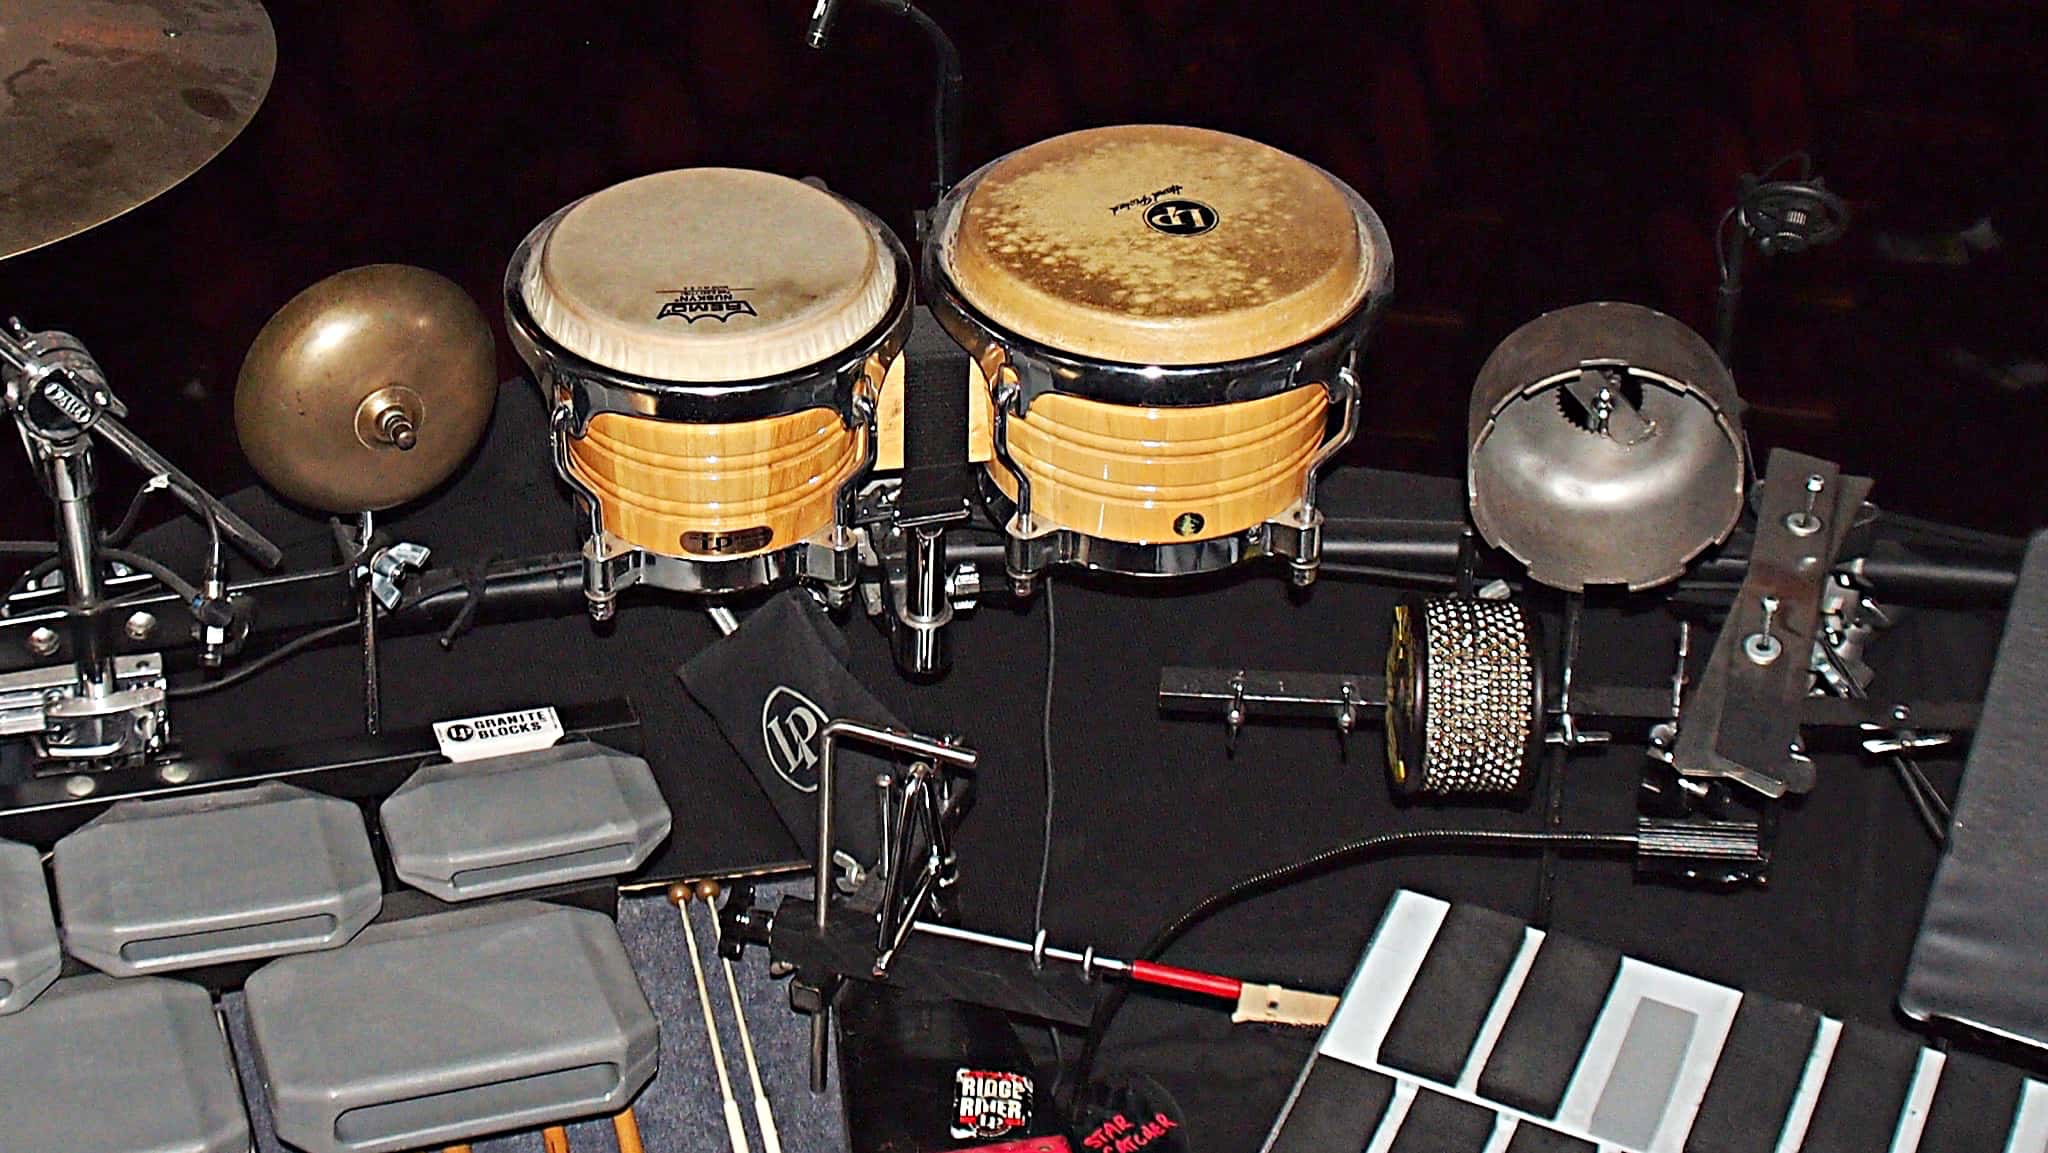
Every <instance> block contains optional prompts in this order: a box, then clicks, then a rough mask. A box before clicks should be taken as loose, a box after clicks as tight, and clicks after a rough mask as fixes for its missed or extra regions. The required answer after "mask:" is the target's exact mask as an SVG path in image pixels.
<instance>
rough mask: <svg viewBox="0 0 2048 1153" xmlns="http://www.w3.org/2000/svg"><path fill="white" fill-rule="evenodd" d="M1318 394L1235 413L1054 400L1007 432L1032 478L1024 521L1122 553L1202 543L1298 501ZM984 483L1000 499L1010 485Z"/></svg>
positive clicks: (1002, 475)
mask: <svg viewBox="0 0 2048 1153" xmlns="http://www.w3.org/2000/svg"><path fill="white" fill-rule="evenodd" d="M1328 411H1329V395H1328V393H1327V392H1326V391H1325V390H1324V388H1323V387H1322V386H1321V385H1305V386H1302V387H1299V388H1294V389H1290V390H1288V391H1286V392H1283V393H1279V394H1277V395H1274V396H1269V397H1264V398H1262V399H1259V400H1252V401H1243V402H1240V403H1237V404H1219V405H1203V406H1196V407H1173V408H1151V407H1141V406H1134V405H1115V404H1104V403H1102V402H1100V401H1093V400H1086V399H1083V398H1081V397H1075V396H1068V395H1065V394H1062V393H1048V394H1046V395H1043V396H1040V397H1038V398H1037V399H1035V400H1033V401H1032V403H1031V409H1030V411H1029V412H1028V413H1027V414H1026V415H1025V416H1024V417H1023V418H1022V419H1012V420H1011V421H1010V422H1009V427H1008V442H1009V450H1010V456H1011V458H1012V459H1013V460H1015V461H1016V463H1017V466H1018V468H1019V469H1021V470H1022V471H1023V472H1024V474H1025V475H1026V476H1028V477H1030V478H1031V513H1032V518H1033V520H1034V522H1038V523H1050V524H1052V525H1055V526H1058V527H1060V528H1064V529H1070V530H1074V531H1077V532H1082V533H1086V534H1088V535H1090V536H1095V537H1101V538H1103V539H1105V540H1114V541H1123V542H1126V543H1131V544H1148V545H1149V544H1173V543H1181V542H1187V541H1195V540H1210V539H1214V538H1216V537H1222V536H1228V535H1230V534H1232V533H1236V532H1242V531H1244V530H1245V529H1248V528H1251V527H1253V526H1254V525H1257V524H1260V523H1262V522H1264V521H1266V520H1268V519H1270V518H1272V517H1274V516H1276V515H1278V514H1279V513H1281V512H1284V511H1285V510H1286V509H1287V508H1288V507H1289V506H1290V505H1292V504H1294V502H1296V501H1298V500H1300V499H1301V495H1302V493H1303V492H1304V491H1305V488H1306V486H1307V483H1308V470H1309V466H1310V464H1311V463H1312V461H1313V460H1314V457H1315V455H1316V451H1317V449H1318V448H1320V447H1321V445H1322V442H1323V437H1324V435H1325V432H1326V429H1327V425H1328ZM989 475H990V477H991V478H992V479H993V480H994V481H995V482H996V484H997V486H998V487H1000V488H1001V489H1002V490H1003V492H1004V493H1006V494H1007V495H1008V496H1009V497H1010V499H1012V500H1015V499H1016V498H1017V482H1016V478H1015V477H1014V476H1012V475H1011V474H1010V472H1009V470H1008V469H1006V468H1004V467H1003V465H1002V464H1001V463H999V462H991V463H990V465H989Z"/></svg>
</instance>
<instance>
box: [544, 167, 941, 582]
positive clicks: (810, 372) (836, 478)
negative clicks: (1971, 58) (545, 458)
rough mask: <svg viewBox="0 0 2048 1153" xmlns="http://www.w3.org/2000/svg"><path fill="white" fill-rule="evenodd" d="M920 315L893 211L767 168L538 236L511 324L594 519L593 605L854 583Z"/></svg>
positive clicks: (676, 175)
mask: <svg viewBox="0 0 2048 1153" xmlns="http://www.w3.org/2000/svg"><path fill="white" fill-rule="evenodd" d="M910 307H911V277H910V263H909V257H908V254H907V253H906V252H905V250H904V248H903V245H902V243H901V242H900V241H898V240H897V239H896V237H895V236H894V235H893V234H892V233H891V232H890V231H889V230H888V228H887V227H885V226H884V225H883V224H882V223H881V221H879V220H877V219H876V218H875V217H874V216H872V215H871V214H869V213H868V212H866V211H864V210H862V209H861V208H860V207H859V206H857V205H855V204H852V203H851V202H849V201H846V200H844V199H842V198H840V197H838V196H835V195H833V194H831V193H829V192H826V191H824V190H822V189H819V188H815V187H812V186H811V185H808V184H805V183H802V182H800V181H796V180H790V179H788V178H786V177H782V176H775V175H771V174H769V173H765V172H752V171H745V170H741V169H731V168H696V169H684V170H680V171H674V172H662V173H657V174H655V175H652V176H644V177H641V178H639V179H636V180H630V181H627V182H626V183H624V184H619V185H615V186H613V187H611V188H607V189H605V190H603V191H601V192H597V193H593V194H592V195H590V196H587V197H585V198H583V199H582V200H579V201H577V202H575V203H574V204H571V205H569V206H568V207H566V208H564V209H562V210H561V211H559V212H557V213H555V214H554V215H553V216H551V217H549V218H548V219H547V220H545V221H542V222H541V224H540V225H539V226H538V227H536V228H535V229H534V230H533V231H532V232H531V233H529V234H528V235H527V237H526V239H525V241H524V242H522V243H521V244H520V246H519V248H518V250H517V251H516V252H515V253H514V254H513V257H512V261H511V264H510V266H509V267H508V268H507V269H506V272H505V314H506V322H507V327H508V329H509V330H510V332H511V335H512V339H513V343H514V344H515V345H516V346H517V347H518V349H519V352H520V355H521V356H522V357H523V358H524V359H525V360H526V362H527V364H528V366H529V367H530V368H531V369H532V371H533V375H534V377H535V379H536V380H537V381H538V382H539V384H540V386H541V388H542V389H543V390H544V391H545V393H546V394H547V397H548V399H549V402H550V404H551V406H552V410H553V416H552V421H551V428H550V437H551V440H552V446H553V450H554V461H555V469H556V471H557V472H558V473H559V474H560V475H561V477H562V479H563V480H564V481H566V482H567V483H568V485H569V487H570V488H571V489H572V490H573V491H574V493H575V494H576V499H577V503H578V506H579V508H580V509H581V511H582V514H583V516H584V517H585V518H586V523H585V525H584V538H585V539H584V546H583V557H584V574H583V575H584V593H585V595H586V597H587V598H588V600H589V602H590V607H591V611H592V613H593V614H594V615H596V616H598V617H599V618H600V619H601V618H603V617H605V616H608V615H610V612H611V606H612V602H613V599H614V598H615V597H616V596H617V594H618V592H619V590H620V589H623V588H626V587H628V586H630V585H633V584H648V585H653V586H656V587H660V588H666V589H674V590H681V591H689V592H728V591H736V590H741V589H750V588H759V587H763V586H766V585H770V584H774V583H777V582H781V581H785V580H790V579H803V580H808V581H811V582H815V583H816V584H818V585H820V586H822V587H823V588H824V589H825V590H827V591H828V593H830V594H831V595H832V596H833V597H834V598H835V599H843V598H844V597H845V596H847V595H848V594H850V592H851V591H852V588H853V585H854V581H855V577H856V575H857V573H858V568H859V564H858V562H859V556H858V548H857V542H856V534H855V531H854V519H853V518H854V501H855V496H856V494H857V491H858V489H859V487H860V485H861V483H862V482H863V480H864V479H865V478H866V477H867V475H868V473H869V472H870V471H871V470H872V468H873V466H874V459H875V451H876V439H877V438H876V435H875V408H876V400H877V398H878V397H879V396H880V394H881V392H882V388H883V384H884V381H885V379H887V377H888V376H889V374H890V372H891V370H892V369H893V370H894V371H895V372H896V373H897V374H898V375H899V376H900V374H901V371H902V370H901V366H900V365H899V364H898V363H897V362H898V360H899V357H900V354H901V351H902V348H903V342H904V340H905V338H906V336H907V334H908V332H909V326H910Z"/></svg>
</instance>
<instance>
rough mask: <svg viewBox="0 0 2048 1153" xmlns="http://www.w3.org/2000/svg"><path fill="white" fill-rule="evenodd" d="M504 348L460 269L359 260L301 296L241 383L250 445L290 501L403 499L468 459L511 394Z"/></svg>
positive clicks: (326, 505)
mask: <svg viewBox="0 0 2048 1153" xmlns="http://www.w3.org/2000/svg"><path fill="white" fill-rule="evenodd" d="M497 370H498V364H497V346H496V344H495V342H494V341H493V339H492V337H491V329H490V326H489V325H488V324H486V323H485V322H484V317H483V313H482V312H480V311H478V309H477V306H476V303H475V302H474V301H472V300H471V299H470V298H469V295H468V294H467V293H465V292H463V291H462V289H461V288H459V287H457V286H456V284H455V282H454V281H451V280H449V279H448V278H447V277H444V276H441V275H440V274H438V273H433V272H429V271H427V270H426V269H424V268H415V267H413V266H411V265H406V264H372V265H367V266H365V267H362V268H351V269H349V270H348V271H346V272H337V273H335V274H334V275H333V276H330V277H328V278H327V279H325V280H322V281H320V282H319V283H317V284H315V285H313V286H312V287H311V288H308V289H306V290H305V291H304V292H301V293H299V294H298V295H297V296H295V297H293V298H292V299H291V300H290V302H288V303H287V304H286V305H285V306H284V307H283V308H281V309H279V310H278V311H277V315H275V316H273V317H271V318H270V322H269V323H267V324H265V325H264V326H263V331H261V332H259V333H257V334H256V340H255V341H254V342H253V343H252V344H250V346H249V354H248V356H247V357H245V358H244V359H243V361H242V373H241V376H240V378H239V379H238V380H237V381H236V382H235V432H236V434H237V435H238V436H239V437H240V438H241V441H242V453H243V455H245V456H247V457H248V458H249V463H250V464H251V465H252V466H254V467H255V469H256V472H257V473H258V474H259V475H261V476H262V477H263V479H264V480H265V481H267V482H268V483H269V484H270V486H271V487H272V488H274V489H276V490H277V491H278V492H279V493H281V494H283V495H284V496H285V497H287V498H288V499H291V500H294V501H297V502H299V503H300V504H304V505H309V506H311V507H313V508H316V509H321V510H323V511H326V512H334V513H355V512H363V511H365V510H377V509H385V508H390V507H391V506H393V505H398V504H404V503H405V502H406V501H409V500H412V499H413V498H415V497H418V496H420V495H422V494H424V493H426V492H427V491H428V490H430V489H432V488H433V487H434V486H435V485H438V484H440V483H441V482H442V481H444V480H446V479H448V477H449V476H450V475H451V474H453V473H454V472H455V470H456V469H457V468H459V467H461V465H462V462H463V461H464V460H466V459H467V458H468V457H469V454H470V450H472V449H474V448H475V447H476V445H477V441H479V440H481V439H482V438H483V434H484V426H485V425H486V424H487V423H488V422H489V421H490V416H491V409H492V407H493V406H494V405H495V404H496V403H497V399H498V371H497Z"/></svg>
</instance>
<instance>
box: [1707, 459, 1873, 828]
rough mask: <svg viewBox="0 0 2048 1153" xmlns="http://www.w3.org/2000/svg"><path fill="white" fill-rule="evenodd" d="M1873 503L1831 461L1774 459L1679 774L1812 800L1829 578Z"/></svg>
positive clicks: (1860, 480)
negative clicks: (1803, 715)
mask: <svg viewBox="0 0 2048 1153" xmlns="http://www.w3.org/2000/svg"><path fill="white" fill-rule="evenodd" d="M1869 495H1870V481H1869V480H1868V479H1866V478H1864V477H1854V476H1844V475H1843V474H1842V472H1841V469H1840V468H1839V466H1837V465H1835V464H1834V463H1833V462H1831V461H1826V460H1821V459H1820V458H1818V457H1811V456H1805V455H1802V454H1799V453H1795V452H1787V451H1785V450H1783V449H1778V450H1776V451H1773V452H1772V453H1771V456H1770V463H1769V467H1768V469H1767V470H1766V472H1765V476H1764V491H1763V501H1762V507H1761V508H1760V509H1759V510H1758V513H1757V528H1756V541H1755V543H1754V544H1752V545H1751V547H1750V554H1749V569H1748V572H1747V574H1746V575H1745V576H1744V578H1743V581H1742V590H1741V591H1740V592H1738V593H1737V594H1736V598H1735V604H1734V606H1733V607H1732V608H1731V609H1730V610H1729V613H1728V620H1727V623H1726V624H1724V625H1723V626H1722V627H1721V635H1720V638H1719V639H1718V640H1717V641H1716V642H1715V644H1714V652H1713V655H1712V656H1711V657H1710V658H1709V659H1708V661H1707V667H1706V671H1705V672H1704V673H1702V674H1701V676H1700V680H1699V683H1698V685H1696V686H1695V687H1694V689H1693V691H1692V695H1691V697H1690V698H1689V699H1688V700H1687V701H1686V706H1685V712H1684V721H1683V723H1682V724H1681V725H1680V726H1679V733H1678V744H1677V747H1676V748H1675V749H1673V750H1672V765H1673V767H1675V768H1676V769H1677V770H1678V771H1679V772H1680V773H1681V774H1683V775H1685V776H1688V777H1697V778H1725V779H1728V780H1733V781H1737V782H1739V783H1741V784H1743V785H1746V786H1748V787H1749V788H1751V789H1754V790H1756V791H1757V792H1759V793H1762V794H1763V795H1764V796H1767V797H1781V796H1783V795H1785V794H1786V793H1788V792H1791V793H1804V792H1807V791H1808V790H1810V789H1812V788H1813V784H1814V769H1813V762H1812V761H1811V760H1809V759H1808V758H1807V757H1806V755H1805V748H1804V745H1803V743H1802V741H1801V738H1800V733H1799V720H1800V708H1801V704H1802V702H1803V701H1804V700H1805V698H1806V696H1807V694H1808V692H1809V691H1810V690H1811V688H1812V686H1813V673H1812V671H1811V668H1810V661H1809V660H1807V659H1806V658H1807V655H1808V654H1810V653H1811V652H1812V651H1813V646H1814V643H1815V641H1816V640H1817V639H1821V637H1820V634H1821V631H1822V624H1823V622H1822V619H1821V601H1822V597H1823V595H1824V594H1825V592H1826V590H1827V586H1828V573H1829V572H1830V570H1832V569H1833V568H1834V565H1835V561H1836V558H1837V556H1838V555H1839V553H1840V552H1841V549H1842V546H1843V544H1844V542H1845V541H1846V539H1847V537H1848V533H1849V529H1850V526H1851V521H1852V520H1853V517H1854V514H1855V512H1856V510H1858V509H1860V508H1861V507H1862V506H1863V501H1864V499H1865V498H1866V497H1868V496H1869ZM1816 521H1818V523H1817V524H1816V523H1815V522H1816ZM1788 652H1789V653H1792V654H1796V656H1792V657H1787V656H1786V655H1785V654H1786V653H1788Z"/></svg>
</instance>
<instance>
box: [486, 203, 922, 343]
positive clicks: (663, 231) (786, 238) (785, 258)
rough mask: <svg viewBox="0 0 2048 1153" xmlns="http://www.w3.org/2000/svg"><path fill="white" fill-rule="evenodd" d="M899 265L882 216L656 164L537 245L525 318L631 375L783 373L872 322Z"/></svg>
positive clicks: (577, 209)
mask: <svg viewBox="0 0 2048 1153" xmlns="http://www.w3.org/2000/svg"><path fill="white" fill-rule="evenodd" d="M896 275H897V272H896V264H895V262H894V261H893V260H891V259H890V257H889V253H888V251H887V246H886V245H885V243H884V242H883V240H882V239H881V237H879V236H878V235H876V232H875V226H873V225H871V224H870V223H869V221H868V220H867V219H865V218H863V217H862V216H861V215H860V214H858V213H856V212H855V211H854V210H853V209H852V208H850V207H848V206H847V205H846V204H845V203H844V202H842V201H841V200H840V199H839V198H838V197H835V196H833V195H832V194H830V193H828V192H824V191H822V190H820V189H817V188H813V187H811V186H810V185H808V184H804V183H802V182H801V181H796V180H791V179H789V178H788V177H785V176H776V175H774V174H772V173H767V172H753V171H749V170H746V169H738V168H688V169H681V170H678V171H674V172H659V173H655V174H654V175H652V176H643V177H640V178H639V179H637V180H629V181H627V182H625V183H624V184H617V185H614V186H612V187H610V188H607V189H605V190H604V191H602V192H597V193H593V194H591V195H590V196H587V197H585V198H584V199H583V200H581V201H578V202H577V203H576V204H574V205H572V206H571V207H570V208H569V209H568V210H567V211H566V212H564V213H562V215H561V217H560V218H559V219H558V220H556V221H555V224H554V227H553V228H552V229H551V230H549V231H548V233H547V234H546V235H545V236H544V237H542V238H541V239H540V240H538V241H537V242H536V251H535V252H533V253H532V254H531V255H530V256H529V258H528V260H527V264H526V268H525V271H524V273H523V275H522V276H521V281H520V293H521V295H522V297H523V298H524V299H525V301H526V307H527V309H528V310H529V311H530V312H531V313H532V314H533V319H534V323H535V324H536V325H538V326H539V328H540V330H541V331H542V332H544V333H546V334H547V335H548V336H549V337H550V338H551V339H553V340H554V341H556V342H557V343H559V344H560V345H561V346H562V347H563V348H566V349H568V350H569V351H570V352H573V353H575V354H576V355H578V356H581V357H583V358H584V359H586V360H589V361H592V362H595V363H597V364H601V365H603V366H605V367H606V368H611V369H615V370H617V371H619V372H627V373H632V374H634V375H636V376H646V377H653V378H656V379H660V380H676V381H707V382H709V381H734V380H751V379H756V378H760V377H767V376H776V375H779V374H781V373H785V372H790V371H793V370H795V369H799V368H802V367H804V366H806V365H810V364H815V363H817V362H819V361H821V360H824V359H826V358H828V357H830V356H833V355H834V354H836V353H839V352H842V351H844V350H845V349H846V348H848V347H849V346H851V345H852V344H853V343H854V342H855V341H857V340H859V339H860V338H861V337H862V336H864V335H865V334H867V333H868V332H870V331H871V330H873V329H874V327H875V326H876V325H877V324H879V323H881V321H882V319H883V317H884V315H885V314H886V313H887V312H888V309H889V305H890V302H891V301H892V299H893V298H894V296H895V293H896Z"/></svg>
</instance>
